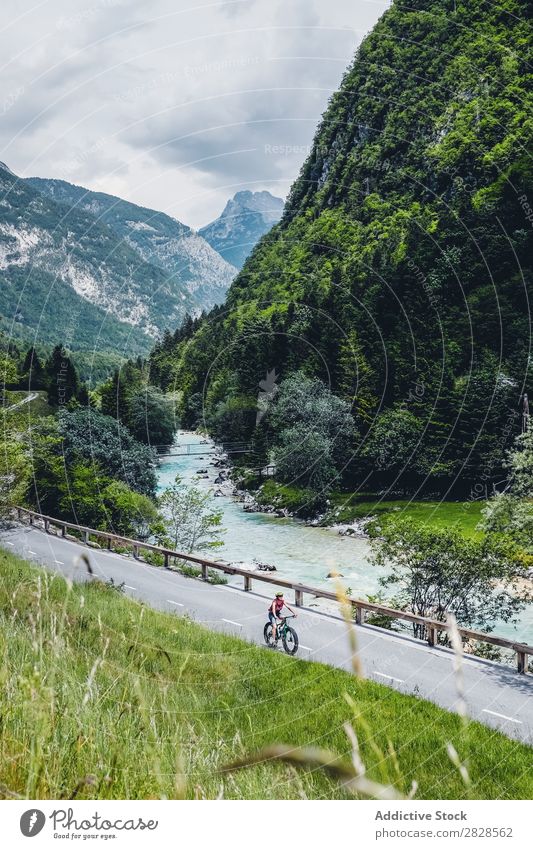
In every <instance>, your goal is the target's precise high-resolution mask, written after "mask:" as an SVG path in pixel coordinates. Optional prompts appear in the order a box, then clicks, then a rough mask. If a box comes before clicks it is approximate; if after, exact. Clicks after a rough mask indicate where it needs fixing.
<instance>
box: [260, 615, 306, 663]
mask: <svg viewBox="0 0 533 849" xmlns="http://www.w3.org/2000/svg"><path fill="white" fill-rule="evenodd" d="M287 619H294V615H291V616H281V617H280V618H279V619H278V623H277V624H276V645H277V644H278V641H279V640H280V639H281V641H282V643H283V648H284V649H285V651H286V652H287V654H296V652H297V651H298V634H297V633H296V631H295V630H294V628H291V627H290V625H287ZM263 635H264V637H265V643H266V644H267V646H270V647H272V646H273V645H274V639H273V637H272V622H267V623H266V625H265V627H264V629H263Z"/></svg>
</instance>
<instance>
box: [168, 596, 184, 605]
mask: <svg viewBox="0 0 533 849" xmlns="http://www.w3.org/2000/svg"><path fill="white" fill-rule="evenodd" d="M167 603H168V604H175V605H176V607H183V606H184V605H183V604H180V602H179V601H172V599H171V598H167Z"/></svg>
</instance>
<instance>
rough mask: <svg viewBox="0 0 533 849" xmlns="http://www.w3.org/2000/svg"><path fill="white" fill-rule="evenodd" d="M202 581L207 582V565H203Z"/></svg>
mask: <svg viewBox="0 0 533 849" xmlns="http://www.w3.org/2000/svg"><path fill="white" fill-rule="evenodd" d="M202 579H203V580H204V581H207V563H202Z"/></svg>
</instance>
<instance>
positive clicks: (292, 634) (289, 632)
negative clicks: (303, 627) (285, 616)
mask: <svg viewBox="0 0 533 849" xmlns="http://www.w3.org/2000/svg"><path fill="white" fill-rule="evenodd" d="M283 648H284V649H285V651H286V652H287V654H296V652H297V651H298V634H297V633H296V631H295V630H294V628H289V627H288V626H287V628H286V629H285V633H284V634H283Z"/></svg>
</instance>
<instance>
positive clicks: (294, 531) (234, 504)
mask: <svg viewBox="0 0 533 849" xmlns="http://www.w3.org/2000/svg"><path fill="white" fill-rule="evenodd" d="M180 444H181V445H185V444H188V445H192V446H193V453H190V454H182V455H181V456H175V457H169V458H168V459H165V460H162V461H161V462H160V464H159V469H158V478H159V489H160V491H161V490H163V489H164V488H165V487H166V486H169V485H170V484H171V483H172V482H173V481H174V478H175V476H176V474H179V475H180V476H181V478H182V479H183V481H184V482H185V483H189V484H193V485H195V486H198V487H200V488H201V489H205V490H208V491H210V492H211V493H212V494H213V495H214V496H215V504H216V506H217V508H219V509H220V510H221V512H222V527H224V528H225V529H226V533H225V534H224V535H223V538H222V542H223V545H222V546H221V548H219V549H217V556H218V557H220V558H221V559H223V560H227V561H228V562H231V563H235V564H238V565H240V566H243V565H244V566H245V567H246V566H248V567H249V568H250V569H251V570H253V569H254V568H257V565H258V564H259V563H260V564H268V565H272V566H275V568H276V572H277V573H278V574H279V576H280V578H287V579H289V580H292V581H299V582H301V583H303V584H307V585H308V586H315V587H317V588H324V589H328V590H333V591H334V590H335V589H336V586H337V585H338V583H339V581H340V583H341V585H342V587H343V588H344V590H345V591H346V592H349V593H351V595H352V596H353V597H354V598H362V599H367V598H368V597H369V596H376V595H377V594H378V593H379V592H380V590H382V588H381V585H380V578H381V577H383V576H384V571H383V570H382V569H380V568H379V567H377V566H375V565H374V564H372V563H371V562H370V560H369V553H370V541H369V539H368V538H367V537H366V536H365V524H366V522H365V515H366V516H368V515H370V516H371V513H370V511H371V510H372V507H373V506H374V508H375V509H378V508H381V509H382V511H386V510H389V511H390V512H394V514H399V515H406V514H407V511H411V515H412V516H413V514H416V513H417V512H418V513H422V514H423V515H424V517H425V518H426V520H428V521H432V522H447V521H451V519H456V520H457V519H458V518H462V517H463V514H464V517H465V518H464V521H465V522H470V523H471V529H473V525H474V522H475V516H476V512H475V511H476V510H477V511H478V515H480V513H481V505H480V504H476V505H475V506H474V505H473V506H472V507H470V508H466V509H464V510H463V509H462V505H461V504H458V503H456V502H453V503H450V502H448V503H446V502H445V503H443V504H441V505H439V504H436V503H435V502H433V503H432V502H395V501H391V502H386V501H381V502H380V501H379V500H378V501H369V500H367V501H361V502H359V501H357V502H356V503H355V504H347V506H346V508H345V509H346V510H349V509H350V508H351V507H354V508H355V509H356V511H358V513H359V511H361V513H362V515H357V514H356V515H355V516H353V514H352V517H350V514H347V513H346V512H343V509H344V508H343V505H342V504H339V503H338V502H336V503H335V498H336V496H335V495H334V496H333V498H332V499H331V501H332V505H330V506H332V507H333V509H332V511H331V514H332V518H331V520H330V522H331V523H330V524H329V525H325V524H324V522H325V521H326V518H325V517H321V518H320V519H319V520H302V519H297V518H293V517H291V515H290V512H289V510H288V508H286V505H285V504H280V503H278V505H277V506H273V505H272V504H270V505H268V504H263V505H260V509H261V510H268V511H269V512H256V510H257V506H256V502H257V500H258V499H257V489H256V490H255V491H253V490H252V491H250V490H244V489H241V488H240V487H237V488H236V486H235V481H233V480H230V479H229V478H230V468H229V465H228V459H227V458H225V457H224V456H223V454H222V453H221V452H220V451H219V450H217V449H216V446H215V445H214V443H213V442H212V441H211V440H206V438H205V436H202V435H199V434H197V433H191V432H184V431H182V432H180V433H179V434H178V435H177V439H176V446H178V447H179V445H180ZM196 452H197V453H196ZM273 484H274V486H276V487H278V486H279V485H278V484H275V483H274V482H273V481H271V480H269V481H266V482H265V483H264V485H263V491H264V490H265V489H266V491H267V493H268V492H269V490H270V491H271V490H272V485H273ZM343 497H344V498H346V496H343ZM361 498H362V496H361ZM396 508H400V509H399V510H397V509H396ZM285 509H286V512H285ZM274 510H275V511H276V512H273V511H274ZM335 511H338V512H337V513H335ZM363 511H364V512H363ZM453 511H455V515H454V516H453V515H452V512H453ZM345 517H348V518H350V521H348V522H342V521H341V519H343V518H345ZM321 523H322V524H321ZM476 524H477V522H476ZM441 527H442V525H441ZM254 561H255V562H254ZM328 575H337V576H338V577H328ZM229 583H230V584H231V583H232V579H231V578H230V579H229ZM310 606H315V607H317V608H318V609H321V610H324V611H326V612H327V611H328V610H331V609H332V606H333V607H335V603H334V602H327V601H325V600H324V599H312V600H310ZM497 630H498V633H501V635H502V636H505V637H508V638H517V639H518V640H522V641H525V642H531V640H532V638H533V606H532V607H531V608H529V609H528V610H526V611H524V613H523V614H522V615H521V621H520V625H519V626H518V628H514V627H513V626H512V625H509V624H505V623H498V626H497Z"/></svg>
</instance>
